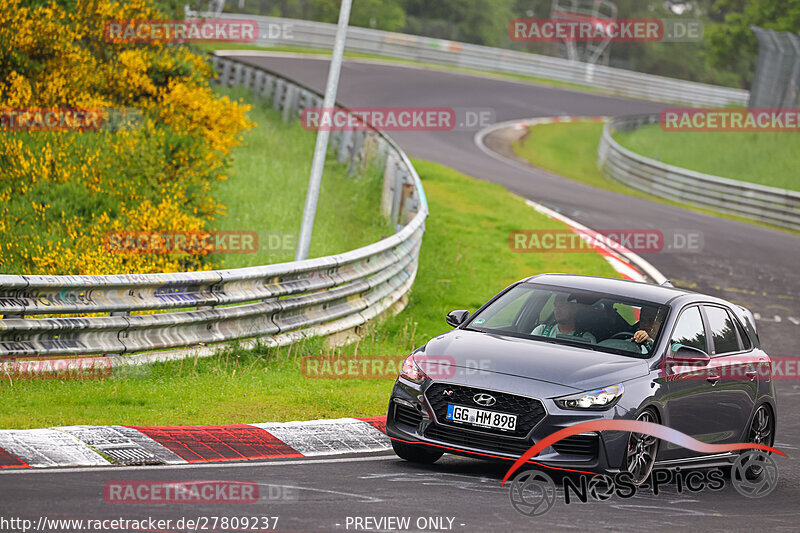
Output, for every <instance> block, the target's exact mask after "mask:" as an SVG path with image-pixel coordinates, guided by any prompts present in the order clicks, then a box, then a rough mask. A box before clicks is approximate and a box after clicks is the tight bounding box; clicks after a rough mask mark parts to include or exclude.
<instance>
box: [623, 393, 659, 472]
mask: <svg viewBox="0 0 800 533" xmlns="http://www.w3.org/2000/svg"><path fill="white" fill-rule="evenodd" d="M636 420H637V421H639V422H653V423H658V419H657V418H656V414H655V413H654V412H653V411H652V410H650V409H645V410H644V411H642V413H641V414H640V415H639V416H638V417H637V418H636ZM657 453H658V439H657V438H655V437H653V436H650V435H645V434H643V433H631V434H630V436H629V437H628V448H627V453H626V454H625V470H626V471H627V472H630V474H631V477H633V482H634V483H635V484H636V485H641V484H642V483H644V482H645V481H646V480H647V478H648V477H649V476H650V472H652V471H653V465H654V464H655V462H656V454H657Z"/></svg>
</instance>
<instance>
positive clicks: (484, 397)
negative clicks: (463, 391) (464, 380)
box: [472, 392, 497, 407]
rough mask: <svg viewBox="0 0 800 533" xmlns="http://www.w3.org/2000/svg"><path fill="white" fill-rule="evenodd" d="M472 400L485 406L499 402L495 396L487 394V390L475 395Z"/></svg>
mask: <svg viewBox="0 0 800 533" xmlns="http://www.w3.org/2000/svg"><path fill="white" fill-rule="evenodd" d="M472 401H474V402H475V403H477V404H478V405H482V406H484V407H491V406H493V405H494V404H496V403H497V400H496V399H495V397H494V396H492V395H491V394H486V393H485V392H482V393H480V394H476V395H475V396H473V397H472Z"/></svg>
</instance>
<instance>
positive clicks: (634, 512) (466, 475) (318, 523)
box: [0, 57, 800, 531]
mask: <svg viewBox="0 0 800 533" xmlns="http://www.w3.org/2000/svg"><path fill="white" fill-rule="evenodd" d="M247 61H248V62H251V63H252V64H255V65H259V66H263V67H266V68H268V69H271V70H274V71H277V72H280V73H282V74H285V75H287V76H289V77H291V78H294V79H296V80H297V81H300V82H302V83H305V84H307V85H310V86H312V87H314V88H316V89H319V90H322V89H323V88H324V85H325V80H326V76H327V69H328V62H327V61H325V60H320V59H314V58H298V57H252V58H249V59H247ZM338 100H339V101H340V102H342V103H343V104H345V105H349V106H390V107H399V106H413V107H420V106H426V107H436V106H443V107H452V108H484V109H485V108H491V109H493V110H494V114H495V117H494V119H495V121H496V122H501V121H506V120H512V119H522V118H529V117H537V116H554V115H575V116H599V115H606V116H613V115H619V114H632V113H644V112H653V111H658V110H660V109H661V108H663V107H666V105H660V104H656V103H651V102H643V101H635V100H628V99H621V98H614V97H608V96H601V95H597V94H591V93H584V92H576V91H570V90H565V89H556V88H550V87H543V86H536V85H532V84H527V83H521V82H514V81H506V80H502V79H495V78H482V77H475V76H470V75H463V74H455V73H447V72H441V71H435V70H423V69H414V68H408V67H402V66H396V65H384V64H376V63H372V62H363V63H362V62H357V61H346V62H345V63H344V66H343V71H342V77H341V82H340V89H339V96H338ZM474 134H475V131H474V130H472V131H453V132H393V133H391V135H392V137H393V138H394V139H395V140H397V142H398V143H399V144H400V145H401V146H402V147H403V149H404V150H406V151H407V152H408V153H409V155H411V156H412V157H416V158H420V159H427V160H431V161H436V162H438V163H442V164H444V165H447V166H450V167H453V168H455V169H457V170H459V171H461V172H464V173H466V174H468V175H470V176H474V177H476V178H479V179H484V180H488V181H492V182H495V183H498V184H501V185H503V186H505V187H506V188H508V189H509V190H510V191H511V192H514V193H516V194H518V195H520V196H524V197H526V198H529V199H531V200H535V201H537V202H539V203H542V204H545V205H547V206H548V207H551V208H553V209H556V210H558V211H560V212H562V213H564V214H565V215H567V216H569V217H571V218H573V219H575V220H577V221H579V222H580V223H582V224H584V225H586V226H589V227H591V228H594V229H604V228H609V229H620V228H653V229H659V230H661V231H668V230H691V231H698V232H701V233H702V235H703V245H704V249H703V251H702V252H701V253H685V254H679V253H657V254H646V256H645V258H646V259H647V260H648V261H650V262H651V263H653V264H654V265H655V266H656V267H657V268H658V269H659V270H661V271H662V272H663V273H664V274H665V275H666V276H667V277H668V278H671V279H673V280H674V281H675V282H676V285H679V286H681V285H682V286H687V285H688V284H693V285H692V287H691V288H693V289H695V290H697V291H700V292H705V293H709V294H713V295H717V296H720V297H723V298H726V299H729V300H733V301H736V302H739V303H741V304H743V305H745V306H747V307H749V308H750V309H751V310H752V311H754V312H756V313H758V314H759V315H760V316H761V317H762V320H760V321H759V324H758V325H759V330H760V335H761V340H762V344H763V347H764V348H765V350H767V352H768V353H770V354H772V355H794V353H795V352H794V350H795V343H796V339H797V337H798V336H797V332H798V326H797V324H796V323H793V322H792V320H791V319H792V318H794V319H795V320H798V319H800V275H799V274H798V251H799V250H800V237H797V236H794V235H791V234H788V233H783V232H780V231H775V230H770V229H766V228H762V227H759V226H755V225H750V224H745V223H739V222H734V221H730V220H726V219H721V218H715V217H712V216H707V215H703V214H699V213H696V212H693V211H689V210H684V209H680V208H677V207H673V206H669V205H665V204H661V203H658V202H651V201H647V200H643V199H639V198H635V197H629V196H623V195H619V194H616V193H612V192H609V191H605V190H600V189H595V188H592V187H589V186H586V185H583V184H580V183H577V182H573V181H570V180H567V179H564V178H561V177H558V176H556V175H553V174H551V173H548V172H545V171H542V170H539V169H535V168H524V167H521V166H519V165H514V164H509V163H506V162H503V161H500V160H497V159H495V158H492V157H489V156H488V155H487V154H485V153H484V152H483V151H481V150H480V149H479V148H478V147H477V146H476V145H475V144H474V141H473V137H474ZM432 216H435V213H432ZM465 222H466V223H468V221H465ZM520 229H527V228H520ZM509 253H511V251H509ZM500 288H501V287H497V289H500ZM775 316H778V317H780V321H779V322H778V321H776V319H775V318H774V317H775ZM767 319H769V320H767ZM777 387H778V391H779V399H778V401H779V409H780V413H779V420H778V438H777V440H776V444H775V446H776V447H777V448H779V449H781V450H782V451H784V452H786V453H787V454H788V455H789V457H788V458H781V457H779V458H777V459H776V460H777V462H778V465H779V467H780V476H781V478H780V482H779V485H778V487H777V489H776V490H775V492H773V493H772V494H771V495H770V496H768V497H767V498H764V499H757V500H756V499H752V500H751V499H747V498H744V497H742V496H740V495H738V494H737V493H736V492H735V491H734V490H733V488H731V487H730V486H726V487H725V489H723V490H722V491H720V492H710V491H703V492H699V493H683V494H677V493H676V492H675V490H668V491H666V492H662V493H661V494H659V495H658V496H654V495H652V494H643V495H637V496H636V497H634V498H631V499H626V500H620V499H617V498H615V499H612V500H610V501H607V502H595V503H590V504H575V503H573V504H570V505H565V504H564V502H563V498H562V497H561V496H559V498H558V503H557V505H556V506H555V507H554V508H553V509H552V510H551V511H550V512H549V513H547V514H546V515H544V516H541V517H537V518H534V519H531V518H527V517H523V516H522V515H520V514H518V513H517V512H516V511H515V510H514V509H513V508H512V506H511V504H510V503H509V497H508V490H507V488H501V487H500V479H501V478H502V476H503V474H504V473H505V471H506V470H507V468H508V465H505V464H501V465H496V464H492V463H487V462H484V461H480V460H473V459H465V458H460V457H455V456H445V457H444V458H443V459H442V460H440V462H439V463H437V464H435V465H433V466H430V467H422V466H416V465H411V464H409V463H405V462H403V461H400V460H398V459H396V458H395V457H394V456H393V455H387V454H377V455H369V456H362V457H351V458H338V459H331V460H329V459H320V460H314V461H310V460H285V461H277V462H272V463H270V464H259V463H247V464H237V465H226V466H219V465H214V466H210V465H208V466H205V467H203V468H192V467H188V468H175V467H159V468H141V467H140V468H136V469H122V468H106V469H94V470H92V471H90V472H76V471H59V472H52V471H48V472H16V473H4V474H0V502H3V503H2V505H3V506H4V508H6V509H14V510H15V514H17V515H27V516H32V517H34V518H35V517H36V516H38V515H40V514H41V507H42V504H43V503H44V502H47V506H48V507H49V508H50V509H52V514H53V515H56V514H58V515H59V516H62V517H65V516H73V517H75V516H77V517H83V518H98V517H101V516H118V515H122V516H136V517H144V516H147V515H153V516H154V515H160V516H162V517H175V516H186V515H218V516H235V515H238V516H245V515H250V516H253V515H260V514H268V515H279V516H280V517H281V519H280V522H279V524H278V530H285V531H345V530H348V529H349V530H350V531H352V530H353V527H352V526H351V527H350V528H346V527H345V526H346V519H347V517H348V516H351V517H353V516H375V517H380V516H410V517H412V521H413V520H416V518H417V517H420V516H444V517H453V518H454V521H453V525H452V530H453V531H518V530H522V529H530V530H534V529H536V530H540V529H541V530H544V529H574V530H586V529H604V530H614V531H620V530H624V531H652V530H656V529H662V528H667V527H670V528H672V527H686V528H692V529H694V530H710V529H723V528H724V529H726V530H754V529H770V530H776V531H780V530H791V531H796V528H797V525H796V524H797V523H798V520H800V508H798V506H797V502H798V501H800V469H798V467H797V461H795V459H794V458H793V457H792V456H794V455H795V454H797V453H798V447H800V416H799V415H798V414H797V413H796V412H795V408H796V407H797V401H798V400H799V399H800V387H798V382H796V381H779V382H777ZM509 464H510V463H509ZM120 479H147V480H155V479H158V480H189V479H196V480H202V479H238V480H252V481H256V482H258V483H261V484H275V485H285V486H290V487H294V489H293V490H295V491H296V492H294V494H295V495H296V497H294V498H288V499H283V500H278V501H268V502H266V503H259V504H258V505H257V506H255V505H251V506H247V505H239V506H225V507H223V506H177V505H173V506H169V505H167V506H164V505H161V506H158V505H149V506H147V505H144V506H128V505H110V504H107V503H105V502H104V501H103V485H104V483H105V482H107V481H109V480H120ZM6 506H8V507H6ZM256 507H258V508H256ZM123 508H124V509H123ZM412 523H413V522H412ZM337 524H338V525H337ZM412 530H417V529H416V528H414V529H412ZM439 531H442V529H439Z"/></svg>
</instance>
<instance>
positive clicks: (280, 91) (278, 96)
mask: <svg viewBox="0 0 800 533" xmlns="http://www.w3.org/2000/svg"><path fill="white" fill-rule="evenodd" d="M285 93H286V80H283V79H280V78H278V79H277V80H276V81H275V94H274V95H273V97H272V108H273V109H274V110H275V111H280V109H281V104H282V103H283V96H284V94H285Z"/></svg>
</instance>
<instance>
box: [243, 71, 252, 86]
mask: <svg viewBox="0 0 800 533" xmlns="http://www.w3.org/2000/svg"><path fill="white" fill-rule="evenodd" d="M251 83H253V67H249V66H248V67H245V68H244V81H243V82H242V85H243V86H244V88H245V89H249V88H250V84H251Z"/></svg>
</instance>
